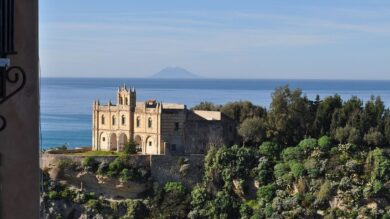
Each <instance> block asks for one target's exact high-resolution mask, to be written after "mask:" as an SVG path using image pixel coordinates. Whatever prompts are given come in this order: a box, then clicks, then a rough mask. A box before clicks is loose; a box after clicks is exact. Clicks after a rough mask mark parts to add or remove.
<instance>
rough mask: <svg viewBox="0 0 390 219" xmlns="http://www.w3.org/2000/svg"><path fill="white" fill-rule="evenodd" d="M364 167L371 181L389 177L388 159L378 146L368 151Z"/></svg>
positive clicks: (389, 164)
mask: <svg viewBox="0 0 390 219" xmlns="http://www.w3.org/2000/svg"><path fill="white" fill-rule="evenodd" d="M365 168H366V172H367V173H368V174H370V176H371V181H372V182H373V181H374V180H375V179H378V180H381V181H387V180H389V179H390V159H389V158H388V157H387V156H386V155H385V154H384V152H383V150H381V149H379V148H377V149H375V150H372V151H370V152H369V153H368V155H367V159H366V167H365Z"/></svg>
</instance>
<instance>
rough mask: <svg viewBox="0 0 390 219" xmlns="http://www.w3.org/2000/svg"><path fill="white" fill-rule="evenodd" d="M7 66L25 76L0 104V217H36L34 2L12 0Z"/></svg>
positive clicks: (36, 145) (35, 2)
mask: <svg viewBox="0 0 390 219" xmlns="http://www.w3.org/2000/svg"><path fill="white" fill-rule="evenodd" d="M15 7H16V8H15V16H16V17H15V21H16V24H15V28H16V29H15V40H16V41H15V47H16V50H17V52H18V54H17V55H13V56H12V57H11V64H12V65H17V66H21V67H23V69H24V70H25V71H26V74H27V82H26V86H25V87H24V89H23V90H22V91H21V92H19V93H18V94H16V95H15V96H14V97H13V98H11V99H10V100H8V101H7V102H5V103H3V104H2V105H0V115H3V116H5V117H6V118H7V122H8V126H7V128H6V129H5V130H3V131H2V132H0V154H1V163H0V184H1V187H0V188H1V190H0V207H1V209H0V218H2V219H7V218H12V219H13V218H32V219H33V218H39V181H40V175H39V174H40V173H39V146H38V145H39V138H38V136H39V99H38V90H39V78H38V0H15Z"/></svg>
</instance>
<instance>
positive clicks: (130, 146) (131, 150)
mask: <svg viewBox="0 0 390 219" xmlns="http://www.w3.org/2000/svg"><path fill="white" fill-rule="evenodd" d="M124 152H125V154H136V153H137V143H136V142H135V141H133V140H130V141H128V142H127V143H126V144H125V150H124Z"/></svg>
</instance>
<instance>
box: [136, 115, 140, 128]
mask: <svg viewBox="0 0 390 219" xmlns="http://www.w3.org/2000/svg"><path fill="white" fill-rule="evenodd" d="M140 126H141V118H139V116H138V117H137V128H139V127H140Z"/></svg>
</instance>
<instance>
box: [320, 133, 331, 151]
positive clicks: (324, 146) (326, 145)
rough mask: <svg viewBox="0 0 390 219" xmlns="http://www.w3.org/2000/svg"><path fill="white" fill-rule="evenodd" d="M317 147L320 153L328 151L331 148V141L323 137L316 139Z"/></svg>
mask: <svg viewBox="0 0 390 219" xmlns="http://www.w3.org/2000/svg"><path fill="white" fill-rule="evenodd" d="M318 146H319V148H320V149H321V150H322V151H328V150H329V149H330V148H331V147H332V139H331V138H330V137H328V136H326V135H324V136H322V137H321V138H319V139H318Z"/></svg>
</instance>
